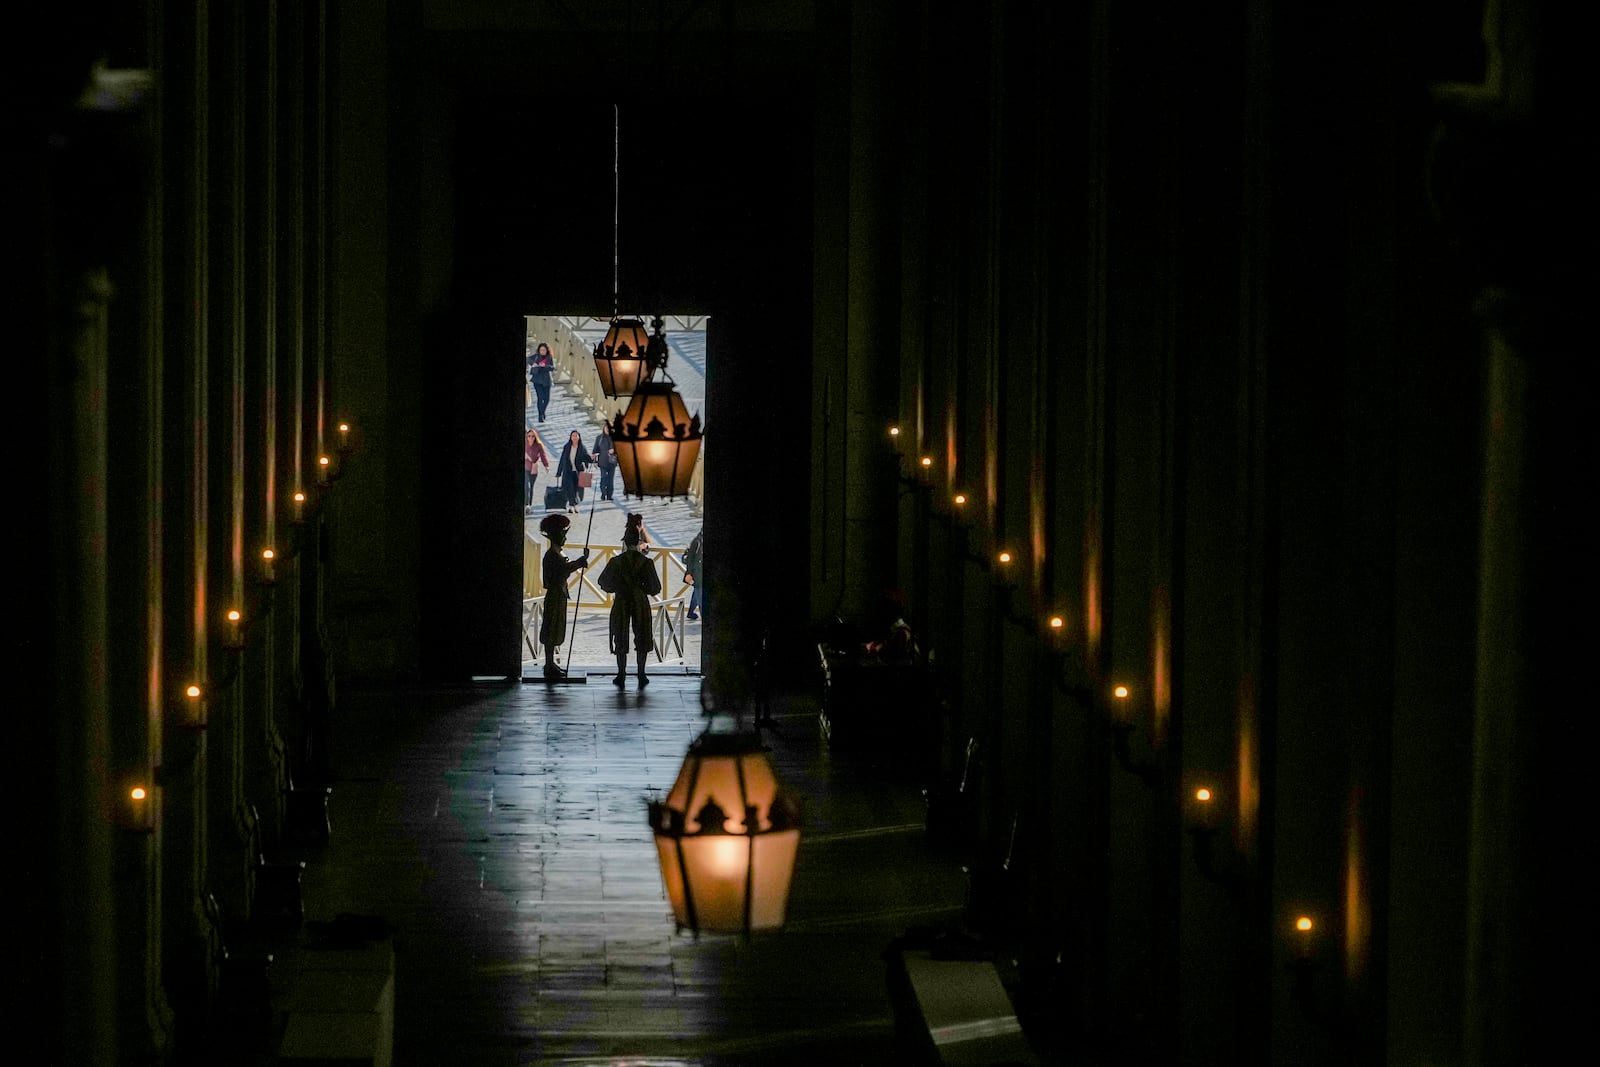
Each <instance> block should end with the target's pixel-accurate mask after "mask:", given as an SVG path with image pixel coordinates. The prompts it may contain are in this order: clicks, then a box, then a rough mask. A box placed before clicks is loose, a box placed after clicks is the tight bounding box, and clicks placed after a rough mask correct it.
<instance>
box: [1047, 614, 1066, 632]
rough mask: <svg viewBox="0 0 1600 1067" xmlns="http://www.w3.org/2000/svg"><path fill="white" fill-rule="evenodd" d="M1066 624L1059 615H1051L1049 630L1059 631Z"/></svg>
mask: <svg viewBox="0 0 1600 1067" xmlns="http://www.w3.org/2000/svg"><path fill="white" fill-rule="evenodd" d="M1066 624H1067V620H1066V619H1063V618H1062V617H1061V616H1060V615H1052V616H1050V629H1052V630H1059V629H1061V628H1062V627H1063V626H1065V625H1066Z"/></svg>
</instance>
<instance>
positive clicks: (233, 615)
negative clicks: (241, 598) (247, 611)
mask: <svg viewBox="0 0 1600 1067" xmlns="http://www.w3.org/2000/svg"><path fill="white" fill-rule="evenodd" d="M242 618H244V616H243V615H240V614H239V609H238V608H229V609H228V621H229V622H238V621H239V620H240V619H242Z"/></svg>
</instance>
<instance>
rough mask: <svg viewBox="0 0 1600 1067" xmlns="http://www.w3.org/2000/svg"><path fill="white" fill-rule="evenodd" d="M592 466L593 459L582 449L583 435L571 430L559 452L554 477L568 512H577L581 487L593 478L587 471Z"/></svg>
mask: <svg viewBox="0 0 1600 1067" xmlns="http://www.w3.org/2000/svg"><path fill="white" fill-rule="evenodd" d="M593 465H594V457H593V456H591V455H589V450H588V449H586V448H584V447H583V435H582V434H581V433H579V432H578V431H577V430H573V431H572V433H570V434H568V435H567V445H566V447H565V448H563V449H562V450H561V459H560V461H559V462H558V463H557V464H556V477H558V478H560V479H561V488H562V489H564V490H565V491H566V494H567V510H568V511H577V510H578V501H580V500H582V499H583V487H584V486H586V485H588V484H589V481H590V480H591V479H592V478H593V477H594V474H593V473H592V472H591V471H590V470H589V468H590V467H591V466H593Z"/></svg>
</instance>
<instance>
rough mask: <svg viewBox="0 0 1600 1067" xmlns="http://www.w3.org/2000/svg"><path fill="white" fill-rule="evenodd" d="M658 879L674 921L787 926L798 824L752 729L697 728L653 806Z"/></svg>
mask: <svg viewBox="0 0 1600 1067" xmlns="http://www.w3.org/2000/svg"><path fill="white" fill-rule="evenodd" d="M650 827H651V829H652V830H654V831H655V838H656V852H657V853H658V854H659V856H660V859H661V880H662V882H663V883H664V884H665V885H666V890H667V897H668V899H669V900H670V901H671V902H672V914H673V917H674V918H675V919H676V920H677V923H678V927H679V928H680V929H684V928H687V929H690V930H693V931H695V932H696V933H699V932H700V931H702V930H704V931H706V932H708V933H741V932H742V933H746V934H748V933H750V932H752V931H755V930H771V929H776V928H777V927H779V926H782V925H783V919H784V912H785V909H786V908H787V907H788V902H789V881H790V879H791V877H792V876H793V874H794V860H795V853H796V852H797V851H798V849H799V847H800V830H799V828H798V827H797V826H796V825H795V818H794V814H793V811H792V809H791V807H790V805H789V804H788V802H787V801H786V800H785V799H784V798H782V797H781V796H779V793H778V779H777V777H776V776H775V775H774V774H773V771H772V764H771V763H770V762H769V761H768V759H767V754H766V752H765V751H764V750H763V749H762V747H761V742H760V740H759V738H757V737H756V736H754V735H753V734H738V733H735V734H711V733H707V734H702V735H701V736H700V738H699V739H698V740H696V741H695V743H694V744H693V745H691V746H690V747H689V754H688V755H687V756H685V757H684V761H683V769H682V770H681V771H679V772H678V780H677V782H676V783H674V784H673V786H672V791H671V792H670V793H668V794H667V798H666V800H665V801H660V802H652V803H651V804H650Z"/></svg>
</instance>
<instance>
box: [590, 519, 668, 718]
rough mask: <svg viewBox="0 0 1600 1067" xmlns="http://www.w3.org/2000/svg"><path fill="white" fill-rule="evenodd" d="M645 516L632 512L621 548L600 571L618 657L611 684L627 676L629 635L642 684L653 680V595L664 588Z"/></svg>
mask: <svg viewBox="0 0 1600 1067" xmlns="http://www.w3.org/2000/svg"><path fill="white" fill-rule="evenodd" d="M646 546H647V542H646V541H645V537H644V516H643V515H629V516H628V525H627V528H626V529H625V530H623V532H622V552H621V553H620V554H619V555H615V556H612V557H611V561H610V562H609V563H607V564H606V566H605V569H604V570H602V571H601V572H600V588H601V589H604V590H605V591H606V592H608V593H610V594H611V651H612V653H613V654H614V655H615V656H616V657H617V676H616V677H615V678H613V679H611V681H612V684H614V685H622V684H624V683H625V682H626V681H627V680H628V637H629V635H630V633H631V634H632V637H633V649H634V654H635V656H636V657H637V659H638V663H639V688H641V689H643V688H644V687H645V686H647V685H649V684H650V679H649V678H648V677H646V676H645V673H644V665H645V661H646V659H648V658H649V655H650V652H651V650H652V649H654V648H655V642H654V641H652V640H651V637H650V598H651V597H653V596H656V595H657V594H659V593H660V592H661V576H660V575H659V574H657V573H656V565H655V561H654V560H652V559H651V558H650V557H649V556H648V555H646V554H645V547H646Z"/></svg>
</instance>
